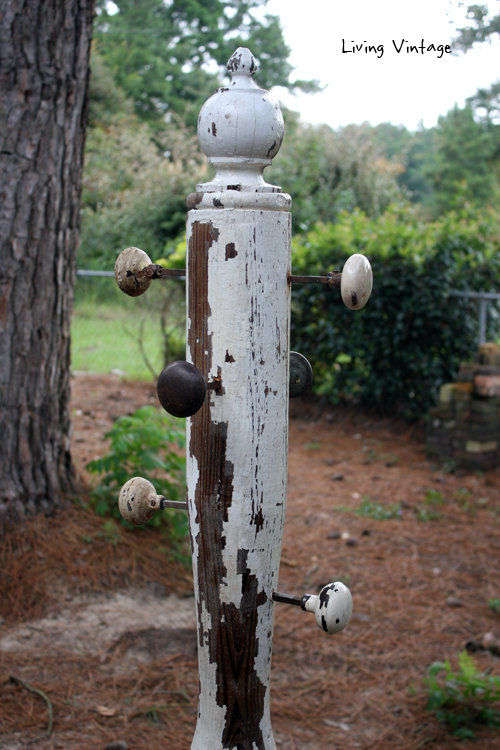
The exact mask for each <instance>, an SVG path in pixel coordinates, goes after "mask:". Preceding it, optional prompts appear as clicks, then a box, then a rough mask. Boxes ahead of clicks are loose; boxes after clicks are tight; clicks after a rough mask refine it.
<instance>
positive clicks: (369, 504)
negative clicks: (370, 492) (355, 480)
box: [334, 496, 403, 521]
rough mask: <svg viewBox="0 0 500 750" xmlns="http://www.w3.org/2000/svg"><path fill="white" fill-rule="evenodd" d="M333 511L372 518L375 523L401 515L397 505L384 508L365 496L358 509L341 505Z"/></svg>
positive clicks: (399, 506) (399, 507)
mask: <svg viewBox="0 0 500 750" xmlns="http://www.w3.org/2000/svg"><path fill="white" fill-rule="evenodd" d="M334 510H341V511H343V512H345V513H355V514H356V515H357V516H364V517H365V518H374V519H375V520H376V521H386V520H388V519H390V518H401V516H402V515H403V511H402V510H401V505H400V504H399V503H396V504H395V505H386V506H384V505H381V504H380V503H378V502H373V501H372V500H370V499H369V498H368V497H367V496H365V497H364V498H363V502H362V503H361V505H360V506H359V507H358V508H347V507H345V506H343V505H341V506H337V507H336V508H334Z"/></svg>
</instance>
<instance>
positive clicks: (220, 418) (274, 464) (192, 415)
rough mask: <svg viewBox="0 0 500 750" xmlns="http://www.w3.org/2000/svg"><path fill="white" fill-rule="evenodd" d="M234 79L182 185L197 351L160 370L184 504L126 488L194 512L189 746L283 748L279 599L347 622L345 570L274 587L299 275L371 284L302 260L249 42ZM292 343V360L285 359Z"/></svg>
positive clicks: (212, 108)
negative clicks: (209, 171) (175, 430)
mask: <svg viewBox="0 0 500 750" xmlns="http://www.w3.org/2000/svg"><path fill="white" fill-rule="evenodd" d="M228 70H229V72H230V73H231V74H232V81H231V84H230V86H229V87H227V88H221V89H219V91H217V92H216V93H215V94H214V96H212V97H211V98H210V99H209V100H208V101H207V102H206V103H205V105H204V106H203V108H202V110H201V113H200V117H199V122H198V135H199V139H200V143H201V146H202V148H203V151H204V152H205V154H206V155H207V157H208V161H209V162H210V163H211V164H212V165H213V166H214V168H215V177H214V178H213V180H211V181H210V182H208V183H205V184H202V185H198V186H197V190H196V192H195V193H192V194H191V195H190V196H189V197H188V207H189V209H190V210H189V213H188V221H187V269H186V280H187V309H188V315H187V352H186V354H187V356H186V358H187V362H173V363H170V364H169V365H167V367H165V369H164V370H163V372H162V374H161V375H160V378H159V380H158V396H159V399H160V402H161V404H162V406H163V407H164V408H165V409H166V410H167V411H168V412H170V413H171V414H174V415H175V416H178V417H188V420H187V446H188V450H187V504H186V503H178V502H173V501H169V500H168V499H167V498H164V497H162V496H158V495H157V494H156V490H155V488H154V486H153V485H152V484H151V483H150V482H148V481H146V480H145V479H142V478H141V477H134V478H132V479H130V480H129V481H128V482H127V483H126V484H125V485H124V487H123V488H122V491H121V493H120V498H119V506H120V511H121V513H122V515H123V516H124V518H126V519H127V520H128V521H130V522H131V523H134V524H138V525H140V524H143V523H146V522H147V521H148V520H149V519H150V518H151V516H152V515H153V514H154V513H155V511H156V510H158V509H160V508H164V507H167V506H170V507H183V508H184V507H185V508H187V510H188V515H189V528H190V537H191V549H192V556H193V574H194V587H195V596H196V604H197V612H198V618H197V619H198V660H199V684H200V695H199V706H198V721H197V725H196V731H195V735H194V739H193V744H192V750H226V749H228V750H275V748H276V745H275V742H274V739H273V733H272V728H271V717H270V709H269V705H270V698H269V682H270V672H271V651H272V639H273V625H274V607H275V602H284V603H286V604H295V605H299V606H300V607H301V608H302V609H303V610H305V611H308V612H311V613H313V614H314V615H315V618H316V623H317V624H318V626H319V627H320V628H321V629H322V630H323V631H325V632H327V633H332V634H333V633H338V632H340V631H341V630H343V629H344V628H345V627H346V625H347V623H348V622H349V618H350V616H351V612H352V597H351V594H350V592H349V590H348V589H347V587H346V586H345V585H344V584H343V583H340V582H335V583H331V584H329V585H327V586H324V587H323V589H322V590H321V591H320V592H319V594H318V595H307V594H306V595H304V596H302V597H299V596H293V595H290V594H280V593H278V592H277V591H276V584H277V580H278V569H279V561H280V553H281V545H282V541H283V526H284V520H285V509H286V492H287V451H288V397H289V392H290V395H294V396H297V395H300V394H301V393H302V392H303V391H304V390H305V389H306V388H307V386H308V384H309V383H310V377H311V372H310V365H309V363H308V362H307V360H306V359H305V357H302V356H301V355H300V354H297V353H292V355H290V347H289V330H290V289H291V284H292V283H324V284H328V286H330V287H339V288H340V291H341V294H342V299H343V300H344V302H345V304H346V305H347V306H348V307H350V308H351V309H353V310H359V309H360V308H361V307H363V306H364V305H365V304H366V301H367V300H368V297H369V296H370V292H371V287H372V273H371V268H370V264H369V262H368V261H367V259H366V258H365V257H364V256H362V255H359V254H355V255H353V256H351V258H349V260H348V261H347V262H346V263H345V265H344V268H343V271H342V273H340V272H338V271H334V272H330V273H328V274H327V275H326V276H292V275H291V269H290V247H291V220H290V219H291V217H290V213H289V209H290V204H291V199H290V196H288V195H286V194H283V193H282V192H281V188H279V187H277V186H275V185H268V184H267V183H266V182H265V181H264V178H263V170H264V169H265V167H266V166H269V165H270V164H271V160H272V158H273V157H274V156H275V155H276V154H277V152H278V150H279V148H280V146H281V142H282V139H283V118H282V116H281V112H280V110H279V107H278V105H277V104H276V103H275V102H274V101H273V100H272V99H271V98H270V97H269V95H268V94H267V92H266V91H264V90H262V89H260V88H258V87H257V86H256V85H255V84H254V83H253V81H252V76H253V74H254V73H255V71H256V63H255V59H254V57H253V56H252V54H251V52H250V51H249V50H248V49H244V48H239V49H237V50H236V52H235V53H234V55H233V56H232V57H231V58H230V60H229V62H228ZM115 274H116V279H117V282H118V284H119V286H120V288H121V289H122V290H123V291H124V292H126V293H127V294H129V295H131V296H133V297H135V296H139V295H140V294H143V293H144V292H145V291H146V290H147V289H148V287H149V285H150V283H151V280H152V279H154V278H160V277H162V276H164V277H167V276H169V275H179V274H184V271H178V270H169V269H163V268H162V267H161V266H158V265H156V264H154V263H151V259H150V258H149V256H148V255H147V254H146V253H145V252H144V251H143V250H140V249H138V248H134V247H130V248H127V249H126V250H124V251H123V252H122V253H121V254H120V256H119V257H118V259H117V262H116V266H115ZM291 357H292V359H293V367H292V368H290V361H291Z"/></svg>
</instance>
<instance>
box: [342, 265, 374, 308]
mask: <svg viewBox="0 0 500 750" xmlns="http://www.w3.org/2000/svg"><path fill="white" fill-rule="evenodd" d="M372 286H373V274H372V267H371V265H370V263H369V261H368V258H365V256H364V255H361V253H355V254H354V255H351V257H350V258H348V260H347V261H346V263H345V265H344V268H343V269H342V279H341V281H340V293H341V295H342V301H343V302H344V305H346V307H348V308H349V309H350V310H361V308H362V307H364V306H365V305H366V303H367V302H368V300H369V298H370V294H371V291H372Z"/></svg>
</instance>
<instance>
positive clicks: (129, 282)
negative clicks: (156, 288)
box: [115, 247, 151, 297]
mask: <svg viewBox="0 0 500 750" xmlns="http://www.w3.org/2000/svg"><path fill="white" fill-rule="evenodd" d="M150 265H151V258H150V257H149V255H148V254H147V253H145V252H144V250H140V249H139V248H138V247H127V248H126V249H125V250H124V251H123V252H121V253H120V255H119V256H118V258H117V259H116V263H115V279H116V283H117V284H118V286H119V287H120V289H121V290H122V292H125V294H128V296H129V297H140V296H141V294H144V292H146V291H147V290H148V289H149V286H150V284H151V279H150V278H148V277H147V276H142V275H140V274H138V271H142V269H143V268H145V267H146V266H150Z"/></svg>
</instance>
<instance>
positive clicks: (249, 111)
mask: <svg viewBox="0 0 500 750" xmlns="http://www.w3.org/2000/svg"><path fill="white" fill-rule="evenodd" d="M228 69H229V71H230V73H232V83H231V85H230V86H229V88H226V89H220V90H219V91H218V92H217V93H216V94H215V95H214V96H213V97H211V99H209V100H208V101H207V102H206V104H205V105H204V107H203V109H202V111H201V113H200V118H199V123H198V135H199V139H200V143H201V146H202V148H203V150H204V152H205V153H206V154H207V156H208V160H209V162H211V163H212V164H213V165H214V167H215V169H216V176H215V178H214V179H213V180H212V181H211V182H209V183H206V184H203V185H198V186H197V192H196V193H194V194H193V195H191V196H190V197H189V199H188V205H190V206H191V210H190V211H189V214H188V224H187V258H188V260H187V283H188V297H187V299H188V302H187V308H188V319H187V358H188V361H189V362H191V363H192V364H194V365H195V366H196V367H197V368H198V370H199V371H200V372H201V373H202V375H203V377H204V378H205V380H206V382H207V383H208V388H209V390H208V392H207V397H206V399H205V402H204V404H203V406H202V408H201V409H200V411H198V412H197V413H196V414H195V415H194V416H193V417H191V418H190V419H188V424H187V445H188V453H187V495H188V512H189V524H190V534H191V545H192V553H193V573H194V580H195V594H196V603H197V608H198V641H199V642H198V653H199V671H200V699H199V712H198V723H197V727H196V733H195V736H194V740H193V745H192V748H193V750H219V749H220V750H222V748H238V750H253V748H259V750H261V749H264V748H266V750H268V749H269V750H270V749H271V748H275V743H274V739H273V735H272V729H271V720H270V711H269V680H270V668H271V649H272V634H273V620H274V607H275V604H274V602H273V599H272V594H273V591H274V590H275V588H276V584H277V579H278V568H279V560H280V552H281V544H282V538H283V525H284V519H285V506H286V489H287V448H288V357H289V319H290V286H289V284H288V283H287V274H288V273H289V271H290V246H291V221H290V214H289V208H290V204H291V199H290V197H289V196H288V195H284V194H282V193H281V188H279V187H276V186H274V185H268V184H266V183H265V182H264V180H263V177H262V172H263V169H264V167H266V166H268V165H269V164H270V163H271V159H272V157H273V156H275V154H276V153H277V152H278V150H279V148H280V146H281V142H282V139H283V119H282V116H281V112H280V110H279V108H278V105H277V104H276V103H275V102H274V101H273V100H272V99H271V98H270V97H269V96H268V94H267V92H265V91H263V90H262V89H259V88H258V87H257V86H255V84H254V83H253V81H252V75H253V73H254V72H255V70H256V64H255V60H254V58H253V56H252V54H251V53H250V52H249V50H247V49H242V48H240V49H238V50H237V51H236V52H235V53H234V55H233V56H232V57H231V59H230V61H229V63H228Z"/></svg>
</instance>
